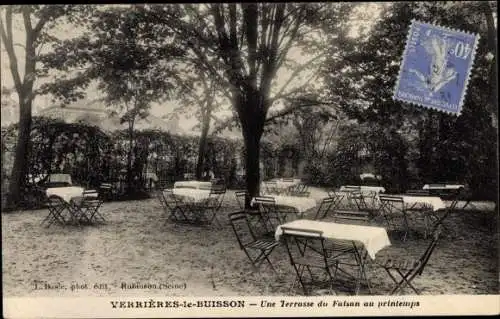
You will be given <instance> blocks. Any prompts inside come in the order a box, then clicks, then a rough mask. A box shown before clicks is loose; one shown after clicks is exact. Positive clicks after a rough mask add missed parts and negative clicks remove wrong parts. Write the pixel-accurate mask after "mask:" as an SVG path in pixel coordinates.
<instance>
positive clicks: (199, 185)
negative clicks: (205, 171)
mask: <svg viewBox="0 0 500 319" xmlns="http://www.w3.org/2000/svg"><path fill="white" fill-rule="evenodd" d="M211 187H212V182H203V181H179V182H175V183H174V189H175V188H195V189H210V188H211Z"/></svg>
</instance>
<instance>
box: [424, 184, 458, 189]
mask: <svg viewBox="0 0 500 319" xmlns="http://www.w3.org/2000/svg"><path fill="white" fill-rule="evenodd" d="M460 188H465V185H452V184H443V185H432V184H431V185H429V184H425V185H424V187H422V189H438V190H447V189H460Z"/></svg>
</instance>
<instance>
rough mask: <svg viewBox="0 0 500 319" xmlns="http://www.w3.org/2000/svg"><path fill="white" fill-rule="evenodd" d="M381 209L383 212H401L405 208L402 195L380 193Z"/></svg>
mask: <svg viewBox="0 0 500 319" xmlns="http://www.w3.org/2000/svg"><path fill="white" fill-rule="evenodd" d="M379 200H380V210H381V212H382V213H383V214H390V213H401V212H403V211H404V209H405V205H404V201H403V198H402V197H401V196H395V195H379Z"/></svg>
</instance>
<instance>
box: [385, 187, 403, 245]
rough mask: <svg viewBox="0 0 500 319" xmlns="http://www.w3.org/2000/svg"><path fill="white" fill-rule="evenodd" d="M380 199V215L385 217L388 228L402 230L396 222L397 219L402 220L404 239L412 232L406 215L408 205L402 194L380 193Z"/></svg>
mask: <svg viewBox="0 0 500 319" xmlns="http://www.w3.org/2000/svg"><path fill="white" fill-rule="evenodd" d="M379 200H380V208H379V212H380V215H381V216H382V217H383V218H384V219H385V221H386V223H387V229H388V230H401V227H399V226H398V225H396V223H395V222H394V221H395V220H397V219H400V220H402V227H403V238H402V240H403V241H406V238H407V236H408V234H409V232H410V226H409V224H408V217H407V215H406V205H405V203H404V201H403V198H402V197H401V196H394V195H379Z"/></svg>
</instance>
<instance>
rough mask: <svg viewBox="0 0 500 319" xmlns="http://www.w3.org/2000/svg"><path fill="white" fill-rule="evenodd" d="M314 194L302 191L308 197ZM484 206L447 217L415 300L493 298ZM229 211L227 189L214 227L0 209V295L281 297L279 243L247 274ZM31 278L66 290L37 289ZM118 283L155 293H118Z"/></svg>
mask: <svg viewBox="0 0 500 319" xmlns="http://www.w3.org/2000/svg"><path fill="white" fill-rule="evenodd" d="M324 195H326V193H325V192H324V191H323V190H321V189H317V188H311V196H312V197H314V198H316V199H319V198H321V197H324ZM487 205H488V204H486V206H484V207H483V208H484V210H482V211H473V210H470V211H466V212H458V213H456V214H454V215H453V216H451V218H450V220H449V221H448V222H449V225H452V226H453V230H454V233H453V234H452V236H449V237H447V238H445V240H443V241H442V242H441V244H440V246H438V249H437V250H436V252H435V255H433V256H432V259H431V260H430V262H429V267H428V268H427V269H426V271H425V272H424V274H423V275H422V276H421V277H419V278H417V279H416V280H415V284H417V285H418V286H419V287H420V288H422V289H423V293H424V294H492V293H498V292H499V291H498V279H499V277H498V235H497V223H498V216H497V215H496V214H495V213H493V212H492V211H489V210H488V209H487V208H489V207H488V206H487ZM235 209H237V208H236V202H235V201H234V193H233V192H228V194H227V195H226V200H225V208H224V212H223V213H222V214H221V220H222V223H223V225H224V226H223V228H222V229H218V228H216V227H208V228H205V227H193V226H186V225H175V224H171V223H168V224H164V220H163V216H162V211H161V208H160V206H159V204H158V203H157V202H156V200H155V199H149V200H144V201H127V202H112V203H105V204H104V206H103V208H102V212H103V215H104V216H105V217H106V218H107V220H108V222H107V224H105V225H96V226H86V227H60V226H54V227H50V228H48V229H47V228H44V227H41V226H40V222H41V220H42V219H43V218H44V217H45V216H46V214H47V211H46V210H37V211H23V212H14V213H9V214H5V213H2V244H3V249H2V257H3V258H2V267H3V292H4V296H98V295H106V296H108V295H121V296H123V295H141V294H142V295H144V294H146V295H162V296H218V295H224V296H235V295H288V294H290V293H291V292H290V285H291V282H292V281H293V278H294V274H293V271H292V269H291V266H290V264H289V261H288V257H287V255H286V252H285V251H284V249H282V247H279V248H278V249H277V250H276V251H275V252H274V253H273V255H272V256H271V258H272V260H273V263H274V265H275V266H276V268H277V269H278V271H279V274H277V275H276V274H274V273H272V272H271V271H270V270H269V268H266V267H263V268H261V269H260V270H259V271H252V268H251V266H250V264H249V262H248V260H247V259H246V257H245V256H244V254H243V253H242V252H241V251H240V250H239V248H238V246H237V243H236V241H235V239H234V235H233V233H232V230H231V228H230V227H229V226H228V225H227V213H228V212H230V211H234V210H235ZM313 213H314V212H310V213H309V214H310V215H312V214H313ZM308 217H311V216H308ZM425 245H426V242H425V241H423V240H418V239H417V240H412V241H409V242H407V243H405V244H403V243H400V242H393V246H391V247H389V249H387V251H384V252H382V253H388V254H391V253H394V254H400V253H401V251H402V250H401V249H403V250H404V251H405V252H407V253H409V254H410V255H418V254H419V253H420V252H421V250H422V249H423V248H425ZM36 280H39V281H46V282H47V283H49V284H51V285H55V284H57V283H60V284H62V285H64V286H65V287H66V288H67V289H62V290H61V289H59V290H57V289H53V290H37V289H34V288H35V286H34V283H35V281H36ZM371 281H372V285H373V286H374V293H376V294H386V293H387V292H388V291H389V290H390V281H389V279H388V278H387V276H386V275H385V274H384V273H383V272H381V271H375V272H374V273H373V274H372V280H371ZM72 284H80V287H81V286H82V285H85V284H87V288H88V289H75V290H73V291H71V285H72ZM95 284H97V285H98V286H96V287H97V288H95V287H94V285H95ZM122 284H125V285H132V286H133V285H134V284H142V285H144V284H151V285H157V286H158V287H157V288H151V289H123V288H122ZM40 285H41V283H39V286H40ZM160 285H163V287H164V289H159V286H160ZM339 294H343V293H342V292H340V293H339Z"/></svg>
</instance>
